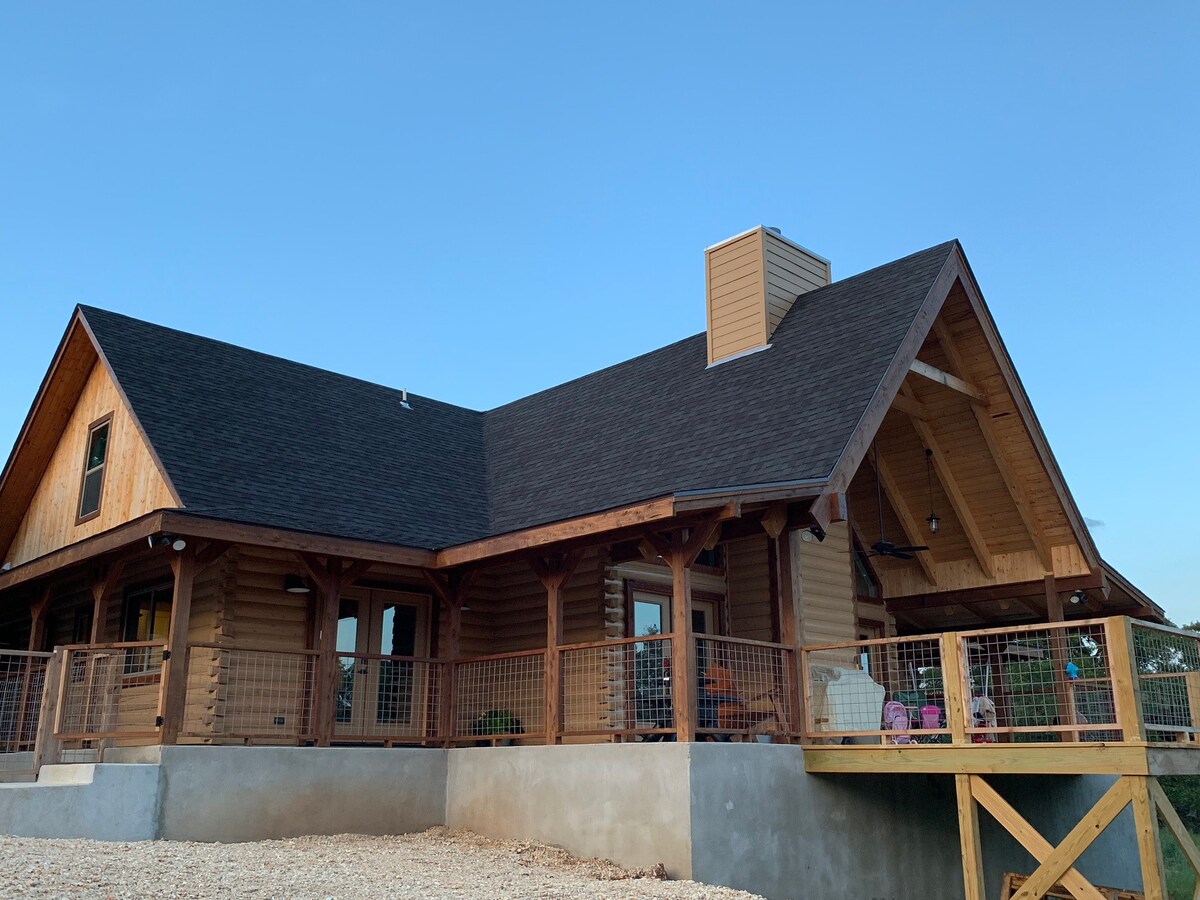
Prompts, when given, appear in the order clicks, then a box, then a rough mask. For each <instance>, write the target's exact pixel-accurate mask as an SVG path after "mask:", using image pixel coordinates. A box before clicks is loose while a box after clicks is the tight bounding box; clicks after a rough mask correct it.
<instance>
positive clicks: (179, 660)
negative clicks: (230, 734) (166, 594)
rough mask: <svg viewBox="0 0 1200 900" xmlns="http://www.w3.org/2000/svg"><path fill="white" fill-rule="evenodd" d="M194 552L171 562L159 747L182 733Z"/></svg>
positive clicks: (159, 702) (174, 558)
mask: <svg viewBox="0 0 1200 900" xmlns="http://www.w3.org/2000/svg"><path fill="white" fill-rule="evenodd" d="M195 562H196V551H195V550H193V549H192V548H191V547H187V548H185V549H184V550H182V551H180V552H179V553H177V554H175V555H174V556H173V557H172V558H171V571H172V572H173V573H174V575H175V586H174V590H173V593H172V596H171V625H170V631H169V633H168V636H167V647H166V649H165V650H164V651H163V663H162V683H161V684H160V685H159V694H158V717H159V720H160V723H161V726H162V730H161V731H160V732H159V743H162V744H174V743H175V742H176V740H178V738H179V732H180V731H181V730H182V729H183V712H184V705H185V704H186V702H187V674H188V673H187V642H188V626H189V624H190V622H191V617H192V582H193V581H194V580H195V571H196V570H195Z"/></svg>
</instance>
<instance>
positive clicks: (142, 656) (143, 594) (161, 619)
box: [122, 584, 173, 674]
mask: <svg viewBox="0 0 1200 900" xmlns="http://www.w3.org/2000/svg"><path fill="white" fill-rule="evenodd" d="M172 593H173V588H172V586H171V585H170V584H165V585H160V586H158V587H152V588H143V589H141V590H138V591H134V592H132V593H130V594H129V595H128V596H126V598H125V614H124V618H123V620H122V621H123V622H124V625H123V626H122V640H125V641H165V640H166V639H167V638H168V637H169V636H170V633H171V595H172ZM161 660H162V650H161V649H160V648H158V647H133V648H131V649H130V650H129V651H128V655H127V656H126V658H125V672H126V674H129V673H130V672H145V671H148V670H150V669H157V668H158V666H159V663H160V661H161Z"/></svg>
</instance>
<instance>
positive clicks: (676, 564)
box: [646, 515, 721, 741]
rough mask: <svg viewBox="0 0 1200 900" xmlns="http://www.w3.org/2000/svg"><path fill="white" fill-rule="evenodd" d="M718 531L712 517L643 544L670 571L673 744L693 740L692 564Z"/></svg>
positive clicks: (648, 535) (717, 522) (651, 536)
mask: <svg viewBox="0 0 1200 900" xmlns="http://www.w3.org/2000/svg"><path fill="white" fill-rule="evenodd" d="M720 527H721V516H720V515H713V516H710V517H708V518H705V519H703V520H701V521H700V522H698V523H696V524H694V525H692V526H691V527H688V528H677V529H675V530H674V531H671V532H669V533H666V534H662V533H659V532H653V531H650V532H647V533H646V540H647V541H649V542H650V544H651V546H653V547H654V550H655V552H657V554H658V555H659V556H661V557H662V559H663V562H665V563H666V564H667V565H668V566H669V567H670V569H671V672H672V685H671V706H672V708H673V710H674V715H675V740H677V741H692V740H695V737H696V714H695V705H696V683H697V679H698V678H699V673H697V672H696V671H695V668H696V654H694V653H690V652H689V650H690V649H691V645H692V571H691V567H692V564H693V563H694V562H695V561H696V557H697V556H699V555H700V551H701V550H703V549H704V547H705V545H706V544H707V543H708V542H709V540H710V539H711V538H712V537H713V535H714V534H715V533H716V532H717V529H719V528H720Z"/></svg>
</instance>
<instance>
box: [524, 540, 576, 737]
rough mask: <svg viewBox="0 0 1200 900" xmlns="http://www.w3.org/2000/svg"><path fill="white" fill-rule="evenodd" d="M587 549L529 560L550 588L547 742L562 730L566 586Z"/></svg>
mask: <svg viewBox="0 0 1200 900" xmlns="http://www.w3.org/2000/svg"><path fill="white" fill-rule="evenodd" d="M581 559H583V551H581V550H574V551H571V552H569V553H556V554H553V555H552V556H550V557H544V558H543V557H533V558H531V559H530V560H529V564H530V566H532V567H533V571H534V574H536V575H537V577H538V580H539V581H541V583H542V586H543V587H545V588H546V671H545V676H546V712H545V718H546V743H547V744H557V743H558V741H559V736H560V732H561V731H562V667H561V666H560V664H559V659H560V658H559V650H558V648H559V646H560V645H561V644H562V643H563V587H564V586H565V585H566V583H567V581H568V580H569V579H570V578H571V576H572V575H573V574H574V573H575V569H576V568H577V567H578V566H579V561H580V560H581Z"/></svg>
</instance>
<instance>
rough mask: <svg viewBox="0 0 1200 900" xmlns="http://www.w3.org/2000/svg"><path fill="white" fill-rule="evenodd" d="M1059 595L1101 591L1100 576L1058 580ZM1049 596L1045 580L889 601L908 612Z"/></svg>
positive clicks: (986, 586) (891, 607)
mask: <svg viewBox="0 0 1200 900" xmlns="http://www.w3.org/2000/svg"><path fill="white" fill-rule="evenodd" d="M1055 584H1056V585H1057V588H1058V590H1059V591H1062V592H1063V593H1067V594H1069V593H1071V592H1072V591H1086V590H1091V589H1092V588H1095V587H1099V585H1100V577H1099V573H1097V572H1092V573H1090V574H1088V575H1072V576H1069V577H1067V578H1058V579H1056V581H1055ZM1045 593H1046V582H1045V579H1042V578H1039V579H1038V580H1037V581H1020V582H1014V583H1013V584H989V585H984V586H983V587H977V588H964V589H962V590H953V591H938V592H936V593H934V592H929V593H926V594H906V595H904V596H901V597H893V598H891V599H888V600H887V601H886V602H887V606H888V609H889V610H893V609H895V610H906V609H936V608H937V607H939V606H959V605H967V604H971V603H986V602H988V601H989V600H1018V599H1020V598H1025V599H1029V598H1033V597H1043V596H1045Z"/></svg>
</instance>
